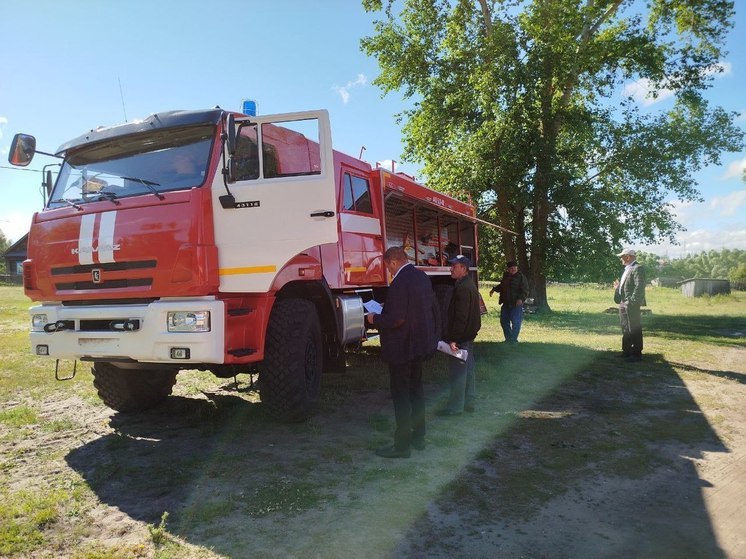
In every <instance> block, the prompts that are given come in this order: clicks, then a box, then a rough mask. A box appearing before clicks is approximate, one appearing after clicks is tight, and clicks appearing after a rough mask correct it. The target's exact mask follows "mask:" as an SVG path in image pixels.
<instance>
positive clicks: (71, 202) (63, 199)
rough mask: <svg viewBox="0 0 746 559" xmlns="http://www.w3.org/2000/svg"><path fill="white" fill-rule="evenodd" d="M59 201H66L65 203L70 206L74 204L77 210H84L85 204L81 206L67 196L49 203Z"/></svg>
mask: <svg viewBox="0 0 746 559" xmlns="http://www.w3.org/2000/svg"><path fill="white" fill-rule="evenodd" d="M57 202H64V203H65V204H67V205H68V206H72V207H73V208H75V209H76V210H80V211H81V212H82V211H83V206H80V205H78V204H76V203H75V202H74V201H73V200H68V199H67V198H57V199H56V200H52V201H51V202H49V203H50V204H56V203H57Z"/></svg>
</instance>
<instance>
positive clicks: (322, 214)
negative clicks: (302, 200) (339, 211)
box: [311, 210, 334, 217]
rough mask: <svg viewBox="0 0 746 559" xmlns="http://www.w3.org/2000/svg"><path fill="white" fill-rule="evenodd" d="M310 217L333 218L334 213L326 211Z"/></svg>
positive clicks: (315, 213)
mask: <svg viewBox="0 0 746 559" xmlns="http://www.w3.org/2000/svg"><path fill="white" fill-rule="evenodd" d="M311 217H334V212H332V211H330V210H326V211H325V212H314V213H312V214H311Z"/></svg>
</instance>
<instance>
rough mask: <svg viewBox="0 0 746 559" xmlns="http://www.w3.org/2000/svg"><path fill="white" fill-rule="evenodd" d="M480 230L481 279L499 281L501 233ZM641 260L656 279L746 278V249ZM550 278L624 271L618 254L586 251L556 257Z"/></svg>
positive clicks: (607, 278)
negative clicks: (568, 257) (569, 255)
mask: <svg viewBox="0 0 746 559" xmlns="http://www.w3.org/2000/svg"><path fill="white" fill-rule="evenodd" d="M483 229H484V230H480V234H481V237H480V243H479V246H480V260H479V267H480V272H481V273H480V279H482V280H499V279H500V278H501V277H502V274H503V272H504V270H505V258H504V257H503V256H502V254H501V253H500V248H499V241H498V240H497V239H496V237H497V235H496V234H495V233H493V232H492V231H494V230H492V231H491V230H490V228H488V227H485V228H483ZM637 261H638V262H640V264H643V265H644V266H645V268H646V270H647V278H648V280H652V279H655V278H660V277H665V278H678V279H689V278H695V277H696V278H716V279H729V280H730V281H733V282H744V281H746V250H741V249H727V248H726V249H722V250H719V251H717V250H709V251H703V252H700V253H698V254H692V255H688V256H682V257H680V258H668V257H665V256H659V255H657V254H653V253H651V252H639V253H638V255H637ZM548 268H549V270H548V274H547V276H548V278H549V280H550V281H558V282H563V283H572V282H592V283H611V282H612V281H613V280H614V279H615V278H618V277H619V275H620V274H621V271H622V266H621V264H620V263H619V259H618V258H617V257H616V256H615V255H614V254H598V253H592V252H588V253H584V254H578V255H577V257H576V258H575V259H572V260H564V259H562V258H560V259H558V260H554V259H553V260H552V261H551V264H550V265H549V266H548Z"/></svg>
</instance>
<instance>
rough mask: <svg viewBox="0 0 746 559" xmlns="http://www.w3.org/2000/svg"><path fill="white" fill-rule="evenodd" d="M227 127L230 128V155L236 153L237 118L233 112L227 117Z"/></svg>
mask: <svg viewBox="0 0 746 559" xmlns="http://www.w3.org/2000/svg"><path fill="white" fill-rule="evenodd" d="M225 127H226V128H227V129H228V130H227V132H228V155H233V154H234V153H236V119H235V117H234V116H233V115H232V114H229V115H228V118H226V119H225Z"/></svg>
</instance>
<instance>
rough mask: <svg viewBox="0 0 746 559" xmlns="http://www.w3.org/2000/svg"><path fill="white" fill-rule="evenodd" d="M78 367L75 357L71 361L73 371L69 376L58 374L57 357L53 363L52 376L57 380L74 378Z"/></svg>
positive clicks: (58, 364) (58, 361)
mask: <svg viewBox="0 0 746 559" xmlns="http://www.w3.org/2000/svg"><path fill="white" fill-rule="evenodd" d="M77 369H78V360H77V359H76V360H75V361H73V373H72V374H71V375H70V376H67V377H61V376H60V360H59V359H57V360H56V361H55V364H54V378H56V379H57V380H72V379H74V378H75V372H76V371H77Z"/></svg>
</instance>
